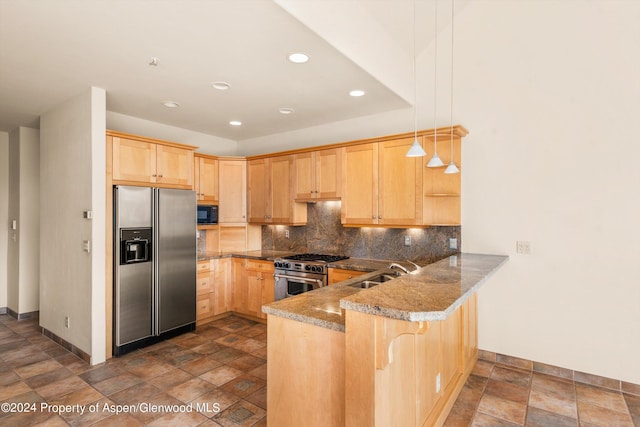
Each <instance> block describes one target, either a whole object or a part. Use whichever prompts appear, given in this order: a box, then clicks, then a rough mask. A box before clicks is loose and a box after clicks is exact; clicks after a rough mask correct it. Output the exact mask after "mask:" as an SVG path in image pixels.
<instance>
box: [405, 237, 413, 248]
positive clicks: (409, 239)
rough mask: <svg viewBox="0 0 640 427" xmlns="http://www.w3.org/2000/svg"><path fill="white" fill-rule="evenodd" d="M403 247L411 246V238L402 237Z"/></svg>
mask: <svg viewBox="0 0 640 427" xmlns="http://www.w3.org/2000/svg"><path fill="white" fill-rule="evenodd" d="M404 245H405V246H411V236H404Z"/></svg>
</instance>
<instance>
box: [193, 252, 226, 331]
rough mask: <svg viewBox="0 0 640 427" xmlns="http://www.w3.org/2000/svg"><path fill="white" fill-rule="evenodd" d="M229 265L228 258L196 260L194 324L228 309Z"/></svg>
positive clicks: (205, 320)
mask: <svg viewBox="0 0 640 427" xmlns="http://www.w3.org/2000/svg"><path fill="white" fill-rule="evenodd" d="M230 265H231V260H230V259H229V258H224V259H212V260H203V261H198V269H197V271H198V276H197V280H196V295H197V297H196V324H198V325H201V324H203V323H207V322H210V321H211V320H213V319H214V318H215V316H218V315H220V314H223V313H226V312H227V311H229V286H230V284H231V283H230V281H229V271H230Z"/></svg>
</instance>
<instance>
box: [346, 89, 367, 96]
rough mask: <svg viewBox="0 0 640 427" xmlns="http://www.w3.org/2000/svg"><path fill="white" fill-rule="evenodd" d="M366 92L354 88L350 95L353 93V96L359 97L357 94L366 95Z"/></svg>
mask: <svg viewBox="0 0 640 427" xmlns="http://www.w3.org/2000/svg"><path fill="white" fill-rule="evenodd" d="M364 93H365V92H364V91H363V90H360V89H356V90H352V91H351V92H349V95H351V96H356V97H357V96H362V95H364Z"/></svg>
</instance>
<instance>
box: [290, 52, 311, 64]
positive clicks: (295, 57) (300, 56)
mask: <svg viewBox="0 0 640 427" xmlns="http://www.w3.org/2000/svg"><path fill="white" fill-rule="evenodd" d="M308 60H309V55H307V54H304V53H299V52H297V53H292V54H291V55H289V61H291V62H294V63H296V64H304V63H305V62H307V61H308Z"/></svg>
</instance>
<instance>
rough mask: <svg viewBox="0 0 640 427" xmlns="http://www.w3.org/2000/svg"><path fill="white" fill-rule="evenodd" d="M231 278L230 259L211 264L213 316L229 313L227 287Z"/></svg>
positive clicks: (218, 260)
mask: <svg viewBox="0 0 640 427" xmlns="http://www.w3.org/2000/svg"><path fill="white" fill-rule="evenodd" d="M230 276H231V259H229V258H227V259H217V260H215V261H214V262H213V293H214V304H213V314H214V315H216V316H217V315H218V314H222V313H226V312H227V311H229V296H230V295H229V289H230V288H229V286H230Z"/></svg>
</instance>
